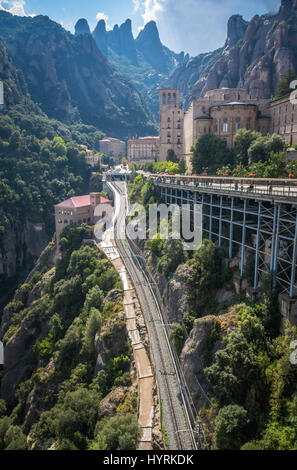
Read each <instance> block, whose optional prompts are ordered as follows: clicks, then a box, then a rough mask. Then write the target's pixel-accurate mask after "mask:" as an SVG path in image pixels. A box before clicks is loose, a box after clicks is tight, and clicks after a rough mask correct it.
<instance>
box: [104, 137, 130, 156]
mask: <svg viewBox="0 0 297 470" xmlns="http://www.w3.org/2000/svg"><path fill="white" fill-rule="evenodd" d="M100 152H102V153H105V154H106V155H110V156H112V157H114V158H117V159H118V160H120V159H121V158H123V157H125V156H126V143H125V142H123V141H122V140H119V139H114V138H112V137H108V138H106V139H102V140H100Z"/></svg>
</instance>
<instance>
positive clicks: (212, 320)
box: [180, 308, 237, 409]
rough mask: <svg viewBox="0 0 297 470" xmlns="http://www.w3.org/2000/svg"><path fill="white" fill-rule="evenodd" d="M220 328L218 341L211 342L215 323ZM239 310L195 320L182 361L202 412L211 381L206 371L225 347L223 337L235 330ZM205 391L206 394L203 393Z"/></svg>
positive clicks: (193, 394)
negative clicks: (217, 353) (209, 381)
mask: <svg viewBox="0 0 297 470" xmlns="http://www.w3.org/2000/svg"><path fill="white" fill-rule="evenodd" d="M217 322H218V323H219V325H220V334H219V338H215V340H214V341H211V340H210V333H211V331H212V329H213V328H214V326H215V324H216V323H217ZM236 325H237V309H236V308H233V309H231V310H230V311H229V312H228V313H227V314H225V315H221V316H218V317H217V316H207V317H203V318H199V319H197V320H195V322H194V326H193V329H192V331H191V334H190V337H189V339H188V340H187V341H186V343H185V346H184V348H183V351H182V354H181V357H180V360H181V367H182V370H183V372H184V375H185V378H186V382H187V385H188V387H189V389H190V392H191V396H192V397H193V399H194V402H195V403H196V406H197V408H198V409H199V408H200V407H201V406H203V404H205V400H206V398H205V395H204V393H203V391H204V392H205V394H206V395H207V391H208V387H209V385H208V381H207V377H206V374H205V368H206V367H207V366H210V365H211V364H212V363H213V361H214V357H215V353H216V352H217V351H218V350H219V349H222V348H223V338H224V337H225V336H226V334H227V333H228V334H229V333H231V331H234V330H235V329H236ZM202 390H203V391H202Z"/></svg>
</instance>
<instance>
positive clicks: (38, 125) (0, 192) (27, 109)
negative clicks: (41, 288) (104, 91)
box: [0, 41, 104, 306]
mask: <svg viewBox="0 0 297 470" xmlns="http://www.w3.org/2000/svg"><path fill="white" fill-rule="evenodd" d="M0 80H2V81H3V82H4V92H5V93H4V97H5V108H4V110H3V111H1V114H0V177H1V180H0V279H1V284H0V306H1V304H2V300H3V296H4V297H5V296H7V295H10V294H11V291H13V289H14V287H15V286H16V284H17V282H18V281H19V280H20V279H22V278H23V277H24V276H25V275H26V273H27V272H28V270H30V269H31V268H32V265H33V263H34V260H36V259H37V258H38V256H39V255H40V253H41V252H42V250H43V249H44V248H45V246H46V244H47V243H48V242H49V241H50V240H51V239H52V237H53V233H54V219H53V215H52V214H53V205H54V204H56V203H58V202H60V201H61V200H65V199H67V198H68V197H70V196H73V195H76V194H83V193H84V192H85V191H88V190H89V176H90V174H89V170H88V168H87V165H86V162H85V152H84V151H82V150H81V148H80V147H79V146H78V144H84V145H87V146H88V147H89V148H91V149H93V150H94V151H96V150H97V151H98V150H99V140H100V138H102V137H103V136H104V134H103V133H102V132H99V131H98V130H97V129H96V128H95V127H92V126H87V125H85V124H74V125H71V126H67V125H65V124H62V123H61V122H60V121H57V120H54V119H49V118H48V117H47V115H46V114H45V113H43V112H42V111H41V109H40V108H39V107H38V106H37V105H36V104H35V103H33V101H32V100H31V99H30V97H29V96H28V93H27V87H26V85H25V82H24V80H23V75H22V73H21V72H19V71H18V70H16V68H15V66H14V64H13V63H12V61H11V58H10V56H9V53H8V51H7V49H6V47H5V45H4V43H3V42H2V41H0Z"/></svg>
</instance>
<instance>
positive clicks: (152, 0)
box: [141, 0, 167, 24]
mask: <svg viewBox="0 0 297 470" xmlns="http://www.w3.org/2000/svg"><path fill="white" fill-rule="evenodd" d="M166 2H167V0H145V1H144V2H143V8H144V12H143V13H142V15H141V16H142V18H143V21H144V24H146V23H148V22H149V21H157V19H158V16H159V14H160V13H162V12H163V11H164V7H165V4H166Z"/></svg>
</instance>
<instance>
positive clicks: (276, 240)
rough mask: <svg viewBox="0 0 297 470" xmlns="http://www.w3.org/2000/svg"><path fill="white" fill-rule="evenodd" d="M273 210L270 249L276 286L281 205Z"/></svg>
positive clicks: (274, 284) (274, 285)
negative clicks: (272, 230) (271, 248)
mask: <svg viewBox="0 0 297 470" xmlns="http://www.w3.org/2000/svg"><path fill="white" fill-rule="evenodd" d="M275 209H276V210H275V211H274V219H275V220H274V221H273V227H274V233H273V250H272V260H271V264H272V271H273V287H274V288H275V287H276V277H277V255H278V245H279V225H280V211H281V206H280V205H279V206H278V207H276V208H275Z"/></svg>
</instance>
